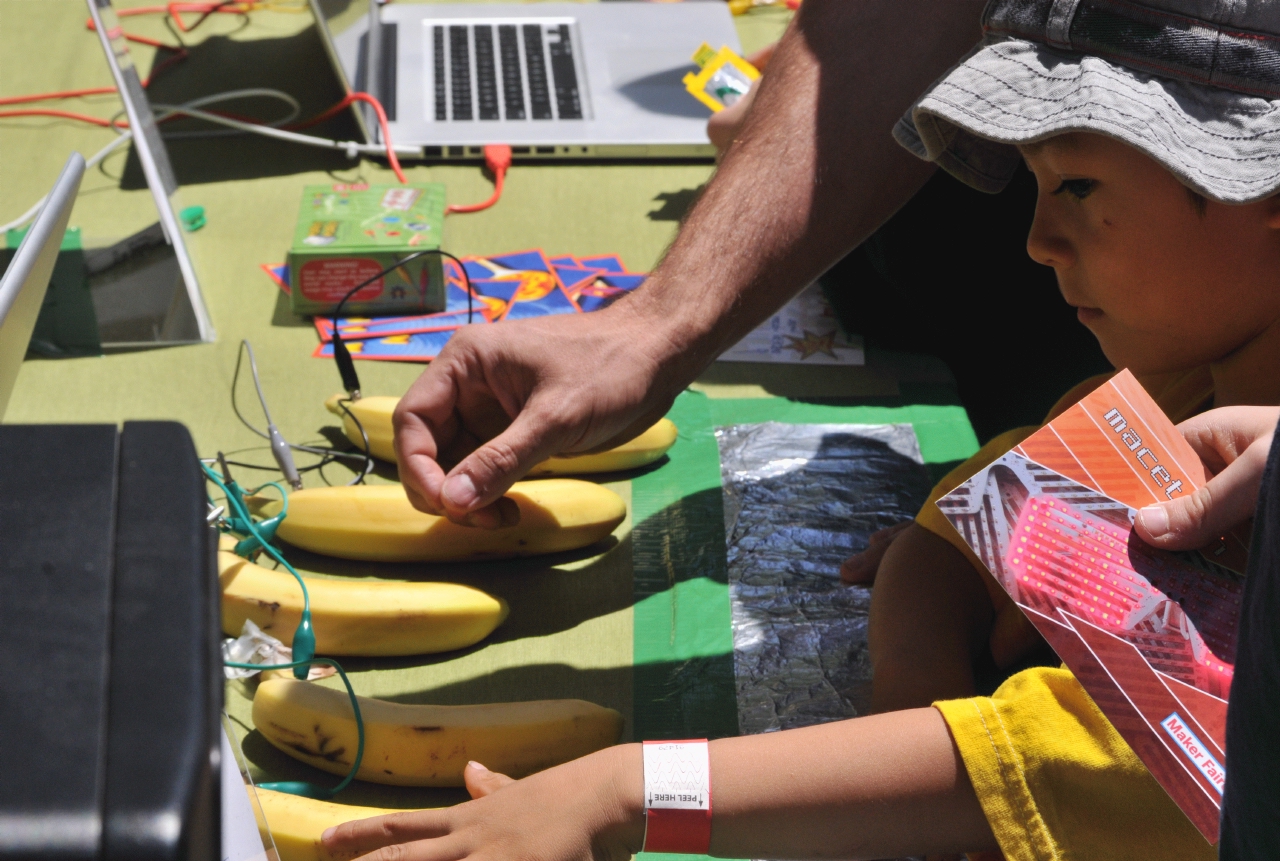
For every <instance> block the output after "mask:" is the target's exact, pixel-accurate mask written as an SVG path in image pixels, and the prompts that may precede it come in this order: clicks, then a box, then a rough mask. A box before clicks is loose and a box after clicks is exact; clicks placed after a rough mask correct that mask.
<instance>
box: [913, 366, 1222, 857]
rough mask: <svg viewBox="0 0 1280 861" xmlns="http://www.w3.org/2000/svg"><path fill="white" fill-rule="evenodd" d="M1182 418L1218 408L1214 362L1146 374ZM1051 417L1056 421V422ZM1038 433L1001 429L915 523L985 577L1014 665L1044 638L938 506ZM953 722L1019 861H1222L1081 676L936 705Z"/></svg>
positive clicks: (1042, 678)
mask: <svg viewBox="0 0 1280 861" xmlns="http://www.w3.org/2000/svg"><path fill="white" fill-rule="evenodd" d="M1110 376H1111V375H1110V374H1104V375H1101V376H1098V377H1093V378H1091V379H1089V380H1086V381H1085V382H1083V383H1081V384H1080V385H1078V386H1076V387H1075V388H1074V389H1072V390H1071V391H1070V392H1068V393H1067V394H1066V395H1064V396H1063V397H1062V399H1061V400H1060V401H1059V402H1058V404H1057V405H1055V406H1054V408H1053V410H1051V411H1050V413H1049V417H1048V419H1052V418H1053V417H1054V416H1056V415H1057V414H1058V413H1060V412H1062V411H1063V410H1065V409H1066V408H1067V407H1069V406H1071V405H1072V404H1074V403H1075V402H1076V401H1078V400H1080V399H1081V398H1083V397H1084V396H1085V395H1087V394H1088V393H1089V392H1091V391H1093V390H1094V389H1095V388H1097V387H1098V386H1100V385H1102V384H1103V383H1104V382H1106V381H1107V380H1108V379H1109V378H1110ZM1139 382H1141V383H1142V384H1143V386H1144V388H1146V389H1147V391H1148V392H1149V393H1150V394H1151V396H1152V397H1153V398H1154V399H1155V401H1156V403H1157V404H1159V405H1160V408H1161V409H1163V410H1164V412H1165V414H1166V415H1168V416H1169V418H1171V419H1172V420H1173V421H1174V422H1180V421H1184V420H1186V419H1188V418H1190V417H1191V416H1193V415H1195V414H1197V413H1199V412H1203V411H1204V410H1206V409H1208V408H1209V407H1210V406H1211V405H1212V403H1213V380H1212V377H1211V376H1210V374H1209V369H1208V368H1207V367H1204V368H1197V369H1195V370H1193V371H1189V372H1187V373H1185V374H1181V375H1178V376H1177V377H1176V378H1173V379H1163V380H1160V381H1159V382H1158V383H1156V381H1151V380H1143V379H1141V378H1140V379H1139ZM1048 419H1046V421H1047V420H1048ZM1035 431H1036V428H1034V427H1024V428H1017V429H1015V430H1012V431H1009V432H1007V433H1004V434H1001V435H1000V436H998V437H996V438H995V439H993V440H991V442H989V443H987V444H986V445H985V446H983V447H982V449H981V450H980V451H979V452H978V453H977V454H975V455H974V456H973V457H971V458H970V459H969V460H967V461H965V462H964V463H963V464H961V465H960V466H959V467H957V468H956V469H955V470H953V471H952V472H951V473H950V474H948V475H947V476H946V477H945V478H943V480H942V481H940V482H939V483H938V485H937V486H936V487H935V488H934V490H933V493H932V494H931V495H930V497H929V501H928V502H926V503H925V506H924V508H923V509H922V510H921V512H920V514H919V515H918V516H917V517H916V522H917V523H918V524H920V525H921V526H923V527H924V528H925V529H928V530H929V531H930V532H933V533H934V534H936V535H938V536H940V537H941V538H944V539H945V540H947V541H948V542H950V543H951V544H953V545H954V546H955V547H957V548H958V549H959V550H960V551H961V552H962V553H964V554H965V556H966V557H967V558H968V559H969V561H970V562H971V563H972V564H973V565H974V567H975V568H976V569H977V570H978V571H979V572H981V573H982V575H983V577H984V581H985V582H986V584H987V588H988V591H989V593H990V594H991V598H992V602H993V603H994V605H995V607H996V622H995V625H994V627H993V630H992V635H991V650H992V655H993V656H994V657H995V658H996V660H997V663H999V664H1001V665H1002V666H1008V665H1009V664H1010V663H1012V662H1013V660H1016V658H1017V657H1019V656H1020V655H1021V654H1022V653H1023V652H1024V651H1025V650H1026V648H1028V647H1029V646H1030V645H1031V644H1033V643H1035V642H1036V640H1037V638H1038V634H1036V632H1035V628H1034V627H1032V625H1031V623H1030V622H1029V621H1027V619H1026V617H1025V616H1024V615H1023V614H1022V612H1021V611H1020V610H1019V609H1018V608H1017V605H1015V604H1014V603H1013V602H1012V601H1011V600H1010V599H1009V597H1008V595H1006V594H1005V592H1004V590H1003V589H1001V588H1000V586H999V584H997V583H996V582H995V580H994V578H992V577H991V575H990V574H988V573H987V571H986V569H985V568H984V567H983V566H982V564H981V563H980V562H979V561H978V558H977V557H976V556H975V555H974V554H973V552H972V551H971V550H970V549H969V547H968V545H966V544H965V543H964V541H963V539H961V537H960V535H959V534H958V533H957V532H956V531H955V530H954V529H952V528H951V524H950V523H949V522H948V521H947V520H946V518H945V517H943V516H942V513H941V512H940V511H939V510H938V507H937V506H936V505H934V501H935V500H936V499H938V498H939V497H941V496H943V495H944V494H947V493H950V492H951V491H952V490H953V489H955V488H956V487H957V486H958V485H959V484H960V483H961V482H963V481H965V480H966V479H968V478H969V477H970V476H972V475H973V474H974V473H976V472H978V471H979V470H981V469H982V468H983V467H985V466H987V465H988V464H990V463H991V462H992V461H994V460H995V459H996V458H998V457H1000V456H1001V455H1003V454H1004V453H1005V452H1007V451H1008V450H1009V449H1011V448H1013V446H1015V445H1017V444H1018V443H1020V442H1021V441H1022V440H1024V439H1026V438H1027V437H1028V436H1030V435H1031V434H1032V433H1034V432H1035ZM934 705H935V707H936V708H937V709H938V710H939V711H940V712H941V713H942V716H943V718H944V719H945V720H946V721H947V726H948V727H949V729H950V730H951V735H952V738H953V739H954V740H955V743H956V747H957V748H958V749H959V751H960V756H961V757H962V758H963V759H964V764H965V768H966V769H967V771H968V772H969V779H970V781H972V783H973V788H974V790H975V792H976V793H977V795H978V801H979V802H980V803H981V804H982V810H983V812H984V813H985V814H986V817H987V820H988V822H990V824H991V829H992V831H993V832H994V833H995V836H996V840H997V841H998V842H999V844H1000V848H1001V850H1002V851H1003V852H1004V856H1005V858H1007V859H1008V861H1048V859H1054V861H1068V859H1082V861H1083V859H1088V861H1108V859H1116V861H1121V859H1124V861H1128V859H1134V858H1160V859H1162V861H1181V859H1197V861H1200V859H1203V861H1209V859H1212V858H1214V857H1215V850H1214V849H1213V847H1212V846H1210V845H1209V843H1208V842H1207V841H1206V840H1205V839H1204V837H1203V836H1202V835H1201V834H1200V832H1199V831H1197V830H1196V828H1195V826H1194V825H1192V824H1191V821H1190V820H1189V819H1187V817H1186V816H1185V815H1183V813H1182V811H1181V810H1179V809H1178V807H1177V805H1175V804H1174V803H1173V801H1172V799H1170V798H1169V796H1168V795H1167V794H1166V793H1165V791H1164V790H1163V789H1161V788H1160V785H1159V784H1158V783H1156V780H1155V778H1154V777H1152V776H1151V773H1150V772H1149V771H1148V770H1147V768H1146V766H1144V765H1143V764H1142V761H1141V760H1140V759H1138V757H1137V756H1136V755H1135V754H1134V752H1133V751H1132V750H1131V749H1130V748H1129V745H1128V744H1126V743H1125V741H1124V739H1122V738H1121V737H1120V735H1119V734H1118V733H1117V732H1116V731H1115V728H1114V727H1112V726H1111V723H1110V722H1109V721H1108V720H1107V719H1106V718H1105V717H1104V716H1103V714H1102V712H1100V711H1099V710H1098V707H1097V706H1095V705H1094V703H1093V700H1091V699H1090V698H1089V695H1088V694H1087V693H1085V690H1084V688H1083V687H1081V686H1080V683H1079V682H1077V681H1076V679H1075V677H1074V676H1072V675H1071V673H1070V672H1068V671H1067V670H1065V669H1050V668H1036V669H1031V670H1026V671H1024V672H1021V673H1018V674H1017V675H1014V676H1012V677H1011V678H1009V679H1008V680H1007V681H1006V682H1005V683H1004V684H1003V685H1001V686H1000V688H999V689H998V690H997V691H996V692H995V694H993V695H992V696H990V697H972V698H970V699H964V700H952V701H947V702H939V703H935V704H934Z"/></svg>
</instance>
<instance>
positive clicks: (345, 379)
mask: <svg viewBox="0 0 1280 861" xmlns="http://www.w3.org/2000/svg"><path fill="white" fill-rule="evenodd" d="M428 254H438V255H440V256H441V257H444V258H445V259H447V260H452V261H453V262H454V263H456V264H457V265H458V270H459V271H460V272H461V273H462V282H463V284H465V285H466V288H467V324H468V325H470V324H471V322H472V320H473V317H474V314H475V309H474V308H473V299H472V295H471V294H472V290H471V276H470V275H468V274H467V267H466V266H464V265H463V264H462V261H461V260H459V259H458V258H457V257H455V256H453V255H452V254H450V253H449V252H448V251H444V250H442V249H439V248H424V249H422V250H421V251H415V252H413V253H412V254H410V255H408V256H407V257H402V258H401V259H400V260H398V261H397V262H396V263H394V264H392V265H391V266H388V267H387V268H386V269H383V270H382V271H381V272H379V273H378V274H377V275H374V276H373V277H372V278H366V279H365V280H364V281H361V282H360V283H359V284H357V285H356V286H354V287H352V288H351V289H350V290H348V291H347V293H346V295H345V296H343V297H342V298H341V299H339V300H338V304H337V305H335V306H334V309H333V338H332V340H333V360H334V362H335V363H336V364H337V366H338V374H339V376H341V377H342V387H343V388H345V389H346V390H347V393H348V394H352V395H354V394H355V393H357V392H359V391H360V375H359V374H358V373H356V363H355V361H354V360H353V359H352V358H351V352H350V351H349V350H347V345H346V344H345V343H343V341H342V333H341V332H340V331H339V330H338V319H339V318H340V317H341V316H342V308H343V306H344V305H346V304H347V300H348V299H350V298H351V297H352V296H354V295H356V294H357V293H359V292H360V291H361V290H363V289H364V288H365V287H368V286H369V285H370V284H372V283H373V282H374V281H377V280H378V279H379V278H383V277H385V276H387V275H390V274H391V273H392V272H394V271H396V270H397V269H399V268H400V267H401V266H403V265H404V264H406V263H409V262H410V261H413V260H417V259H418V258H419V257H424V256H426V255H428ZM444 281H445V304H446V306H447V305H448V301H449V300H448V296H449V278H448V276H445V279H444ZM357 424H359V422H357Z"/></svg>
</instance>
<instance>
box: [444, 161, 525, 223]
mask: <svg viewBox="0 0 1280 861" xmlns="http://www.w3.org/2000/svg"><path fill="white" fill-rule="evenodd" d="M484 166H485V167H487V168H489V171H490V172H491V173H492V174H493V195H492V196H491V197H490V198H489V199H488V200H486V201H483V202H482V203H467V204H457V203H451V204H449V206H447V207H445V210H444V214H445V215H454V214H464V213H468V212H479V211H480V210H482V209H488V208H489V207H491V206H493V205H494V204H495V203H497V202H498V198H500V197H502V185H503V182H504V181H505V180H506V178H507V169H508V168H510V167H511V147H509V146H507V145H505V144H490V145H489V146H486V147H485V148H484Z"/></svg>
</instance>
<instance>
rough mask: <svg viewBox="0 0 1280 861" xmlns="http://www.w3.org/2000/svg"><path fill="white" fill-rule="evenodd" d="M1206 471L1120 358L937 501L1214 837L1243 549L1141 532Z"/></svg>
mask: <svg viewBox="0 0 1280 861" xmlns="http://www.w3.org/2000/svg"><path fill="white" fill-rule="evenodd" d="M1205 480H1206V476H1205V472H1204V468H1203V466H1202V465H1201V463H1200V459H1199V458H1198V457H1196V455H1195V452H1194V451H1193V450H1192V449H1191V447H1190V446H1189V445H1188V444H1187V443H1186V441H1185V440H1184V439H1183V438H1182V436H1181V435H1180V434H1179V433H1178V431H1177V429H1176V428H1174V426H1173V424H1172V423H1171V422H1170V421H1169V420H1168V418H1166V417H1165V415H1164V414H1163V413H1162V412H1161V411H1160V408H1159V407H1158V406H1156V404H1155V402H1154V401H1152V400H1151V398H1150V396H1148V395H1147V393H1146V391H1145V390H1144V389H1143V388H1142V386H1141V385H1140V384H1139V383H1138V381H1137V380H1136V379H1134V377H1133V376H1132V374H1130V373H1129V372H1128V371H1122V372H1120V373H1119V374H1117V375H1116V376H1115V377H1113V378H1112V379H1111V380H1110V381H1109V382H1108V383H1106V384H1105V385H1103V386H1101V387H1100V388H1098V389H1097V390H1096V391H1094V392H1093V393H1092V394H1090V395H1089V396H1088V397H1086V398H1084V399H1083V400H1081V401H1080V402H1079V403H1078V404H1076V405H1075V406H1073V407H1071V408H1070V409H1069V410H1067V411H1066V412H1065V413H1063V414H1062V415H1060V416H1059V417H1058V418H1056V419H1054V420H1053V421H1052V422H1050V423H1049V424H1048V425H1046V426H1045V427H1044V428H1041V429H1040V430H1039V431H1037V432H1036V433H1035V434H1033V435H1032V436H1031V437H1029V438H1028V439H1027V440H1026V441H1025V442H1023V443H1022V445H1020V446H1017V447H1016V448H1014V449H1013V450H1012V451H1010V452H1009V453H1008V454H1006V455H1005V456H1003V457H1001V458H1000V459H999V460H997V461H995V462H994V463H992V464H991V465H990V466H988V467H987V468H986V469H983V470H982V471H981V472H979V473H978V474H977V475H975V476H973V477H972V478H971V479H969V480H968V481H966V482H965V483H964V484H962V485H960V486H959V487H958V488H956V489H955V490H954V491H952V492H951V493H949V494H947V495H946V496H944V497H942V498H941V499H940V500H938V507H939V508H940V509H941V510H942V513H943V514H944V515H946V517H947V520H948V521H950V523H951V525H952V526H954V527H955V529H956V531H958V532H959V533H960V535H961V536H962V537H963V538H964V540H965V543H967V544H968V545H969V547H970V548H972V550H973V552H974V553H975V554H977V556H978V558H979V559H981V560H982V563H983V564H984V565H985V566H986V567H987V569H988V570H989V571H990V572H991V574H992V575H993V576H994V577H995V579H996V580H997V581H998V582H999V583H1000V584H1001V586H1003V587H1004V589H1005V590H1006V591H1007V592H1008V593H1009V595H1010V597H1011V598H1013V600H1014V601H1015V602H1016V603H1017V604H1018V606H1019V607H1020V608H1021V609H1022V611H1023V612H1024V613H1026V614H1027V617H1028V618H1029V619H1030V620H1031V621H1032V623H1033V624H1034V625H1035V626H1036V628H1037V630H1039V631H1040V633H1041V634H1042V635H1043V636H1044V637H1045V639H1046V640H1047V641H1048V642H1049V645H1051V646H1052V647H1053V649H1054V651H1056V652H1057V653H1058V657H1060V658H1061V659H1062V660H1063V662H1064V663H1065V664H1066V665H1067V667H1068V668H1069V669H1070V670H1071V671H1072V673H1074V674H1075V676H1076V678H1077V679H1078V680H1079V681H1080V683H1081V684H1082V685H1083V686H1084V688H1085V690H1086V691H1088V692H1089V695H1090V696H1091V697H1092V698H1093V700H1094V702H1095V703H1097V705H1098V707H1099V708H1100V709H1101V710H1102V712H1103V714H1105V715H1106V716H1107V718H1108V719H1109V720H1110V721H1111V723H1112V725H1113V726H1115V728H1116V730H1117V731H1118V732H1119V733H1120V735H1121V736H1123V737H1124V739H1125V741H1126V742H1128V743H1129V745H1130V746H1131V747H1132V748H1133V750H1134V752H1135V753H1137V754H1138V756H1139V757H1140V758H1141V759H1142V761H1143V763H1144V764H1145V765H1146V766H1147V768H1149V769H1150V770H1151V773H1152V775H1153V776H1155V778H1156V780H1157V781H1159V783H1160V785H1161V786H1162V787H1164V789H1165V791H1166V792H1168V793H1169V795H1170V797H1172V798H1173V800H1174V801H1175V802H1176V803H1177V804H1178V806H1179V807H1180V808H1181V809H1182V811H1183V812H1184V813H1186V815H1187V816H1188V818H1190V819H1191V821H1192V822H1193V823H1194V824H1195V825H1196V827H1197V828H1198V829H1199V830H1200V831H1201V833H1203V834H1204V836H1205V838H1206V839H1208V840H1209V841H1210V842H1211V843H1212V842H1216V841H1217V837H1218V818H1219V814H1220V809H1221V805H1222V790H1223V786H1224V784H1225V779H1226V771H1225V769H1224V767H1223V764H1224V763H1225V762H1226V756H1225V734H1226V711H1227V696H1228V693H1229V691H1230V687H1231V676H1232V672H1233V662H1234V660H1235V648H1236V629H1237V626H1238V622H1239V615H1240V597H1241V593H1242V586H1243V584H1242V577H1241V576H1240V574H1239V573H1237V572H1236V571H1234V570H1232V568H1233V567H1241V568H1242V566H1241V564H1240V563H1241V562H1242V561H1243V555H1242V554H1243V549H1244V548H1243V545H1242V544H1241V543H1240V541H1239V539H1238V538H1237V537H1235V536H1226V537H1225V538H1224V540H1223V541H1221V542H1219V543H1218V544H1216V545H1215V546H1213V547H1211V548H1208V549H1206V550H1204V551H1201V552H1198V553H1176V554H1175V553H1167V552H1164V551H1160V550H1156V549H1154V548H1151V547H1149V546H1147V545H1146V544H1144V543H1143V542H1142V541H1141V540H1140V539H1139V538H1138V537H1137V535H1136V534H1135V533H1134V532H1133V522H1134V517H1135V516H1136V511H1137V509H1139V508H1141V507H1143V506H1146V505H1149V504H1151V503H1153V502H1158V501H1164V500H1167V499H1177V498H1179V497H1181V496H1184V495H1186V494H1188V493H1191V492H1193V491H1194V490H1195V489H1196V488H1197V487H1199V486H1200V485H1201V484H1203V483H1204V481H1205ZM1236 545H1239V546H1236ZM1229 566H1230V567H1229Z"/></svg>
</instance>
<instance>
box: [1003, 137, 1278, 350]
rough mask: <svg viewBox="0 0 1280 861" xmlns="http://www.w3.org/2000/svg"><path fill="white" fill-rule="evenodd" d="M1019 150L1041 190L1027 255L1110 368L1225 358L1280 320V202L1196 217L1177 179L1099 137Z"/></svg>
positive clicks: (1207, 209)
mask: <svg viewBox="0 0 1280 861" xmlns="http://www.w3.org/2000/svg"><path fill="white" fill-rule="evenodd" d="M1020 149H1021V151H1022V154H1023V157H1024V158H1025V159H1026V162H1027V165H1028V167H1030V168H1031V170H1032V172H1033V173H1035V175H1036V181H1037V183H1038V184H1039V187H1040V194H1039V198H1038V200H1037V202H1036V216H1035V222H1034V223H1033V224H1032V226H1031V235H1030V236H1028V237H1027V251H1028V252H1029V253H1030V254H1031V257H1032V258H1033V259H1034V260H1036V261H1037V262H1039V263H1043V264H1045V265H1046V266H1052V267H1053V268H1054V270H1055V271H1056V272H1057V275H1058V287H1059V289H1060V290H1061V291H1062V295H1063V298H1065V299H1066V300H1067V303H1068V304H1070V305H1072V306H1074V307H1075V308H1077V309H1078V310H1077V317H1078V318H1079V320H1080V322H1081V323H1083V324H1084V325H1086V326H1088V327H1089V329H1090V331H1092V332H1093V334H1094V335H1095V336H1096V337H1097V339H1098V342H1099V343H1100V344H1101V345H1102V351H1103V352H1104V353H1106V355H1107V358H1108V359H1109V360H1110V361H1111V363H1112V364H1113V365H1115V366H1116V367H1117V368H1124V367H1128V368H1130V369H1132V370H1133V371H1135V372H1136V373H1148V374H1150V373H1160V372H1166V371H1175V370H1181V369H1184V368H1190V367H1194V366H1196V365H1201V364H1204V363H1206V362H1210V361H1215V360H1218V359H1222V358H1225V357H1226V356H1227V355H1229V354H1230V353H1232V352H1233V351H1234V350H1236V349H1237V348H1239V347H1240V346H1242V345H1244V344H1245V343H1247V342H1248V341H1250V340H1252V339H1253V338H1254V337H1255V336H1256V335H1258V334H1259V333H1260V332H1261V331H1262V330H1263V329H1265V328H1266V327H1267V326H1268V325H1270V324H1271V323H1273V322H1274V321H1276V320H1277V319H1280V198H1272V199H1268V200H1263V201H1259V202H1257V203H1251V204H1246V205H1244V206H1227V205H1225V204H1220V203H1216V202H1214V201H1208V202H1207V204H1206V205H1205V206H1204V207H1203V212H1201V211H1200V210H1199V209H1198V208H1197V206H1196V205H1195V202H1194V201H1193V199H1192V197H1191V196H1190V195H1189V193H1188V191H1187V189H1186V187H1185V186H1183V185H1182V184H1181V183H1179V182H1178V180H1176V179H1175V178H1174V176H1173V174H1171V173H1169V172H1168V171H1167V170H1165V169H1164V168H1163V167H1161V166H1160V165H1159V164H1157V163H1156V162H1155V161H1153V160H1152V159H1150V158H1148V157H1147V156H1146V155H1144V154H1143V153H1141V152H1139V151H1138V150H1136V149H1133V148H1132V147H1129V146H1127V145H1125V144H1122V143H1120V142H1119V141H1115V140H1112V139H1111V138H1108V137H1104V136H1102V135H1096V134H1085V133H1071V134H1065V135H1059V136H1057V137H1054V138H1051V139H1049V140H1047V141H1044V142H1043V143H1040V144H1036V145H1031V146H1024V147H1020Z"/></svg>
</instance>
